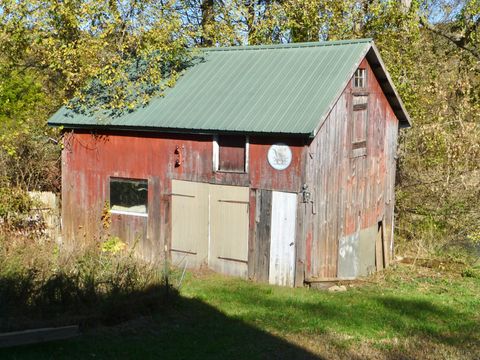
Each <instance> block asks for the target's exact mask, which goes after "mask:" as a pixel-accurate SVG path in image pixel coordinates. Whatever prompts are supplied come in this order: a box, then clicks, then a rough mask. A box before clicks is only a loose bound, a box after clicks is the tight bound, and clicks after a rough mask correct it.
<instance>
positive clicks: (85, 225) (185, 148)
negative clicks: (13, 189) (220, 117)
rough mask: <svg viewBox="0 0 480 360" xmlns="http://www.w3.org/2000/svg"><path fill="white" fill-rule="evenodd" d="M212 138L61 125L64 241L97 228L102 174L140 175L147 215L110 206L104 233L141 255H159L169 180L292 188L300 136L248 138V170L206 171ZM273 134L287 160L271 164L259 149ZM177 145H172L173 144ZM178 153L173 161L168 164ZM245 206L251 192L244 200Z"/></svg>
mask: <svg viewBox="0 0 480 360" xmlns="http://www.w3.org/2000/svg"><path fill="white" fill-rule="evenodd" d="M212 140H213V138H212V136H209V135H187V134H184V135H181V134H166V133H156V134H153V133H142V132H108V133H107V132H96V133H90V132H88V131H80V130H75V131H74V132H66V133H65V138H64V145H65V147H64V150H63V158H62V172H63V177H62V198H63V207H62V215H63V216H62V218H63V234H64V238H65V241H71V240H74V241H76V242H77V243H78V242H82V241H91V240H92V239H96V238H98V237H99V236H100V234H101V233H102V222H101V216H102V209H103V207H104V206H105V203H106V201H108V200H109V177H122V178H134V179H148V181H149V189H148V218H144V217H136V216H131V215H119V214H111V217H112V224H111V226H110V229H109V230H108V232H109V233H111V234H115V235H118V236H121V237H122V238H124V239H125V240H128V241H130V242H134V241H136V242H137V250H138V251H139V252H140V253H141V254H142V256H144V257H145V258H149V259H154V258H158V257H159V256H160V257H161V256H162V255H163V251H164V244H166V245H167V246H168V247H169V242H170V234H171V220H170V217H171V214H170V212H171V210H170V209H171V195H170V194H171V180H172V179H178V180H188V181H198V182H206V183H213V184H224V185H239V186H249V187H250V188H251V189H258V188H262V189H271V190H280V191H291V192H299V191H300V188H301V178H302V176H301V169H302V168H303V165H302V164H303V162H302V154H303V151H304V143H303V140H298V139H288V138H265V137H252V136H251V137H250V138H249V154H248V158H249V172H248V173H227V172H214V171H213V155H212V151H213V142H212ZM275 142H283V143H287V144H289V145H290V146H291V149H292V153H293V158H292V164H291V165H290V167H289V168H288V169H286V170H283V171H277V170H274V169H273V168H272V167H271V166H270V165H269V164H268V161H267V152H268V148H269V147H270V145H271V144H273V143H275ZM177 147H178V149H179V151H178V152H179V153H180V154H178V153H176V152H175V150H176V148H177ZM177 160H181V164H180V166H175V163H176V161H177ZM250 202H251V204H250V208H251V210H253V211H251V214H254V213H255V212H254V209H255V194H254V192H252V196H251V200H250ZM254 221H255V219H254V216H253V215H252V216H251V220H250V228H251V231H250V240H249V244H250V248H251V249H252V248H253V246H254V225H255V224H254Z"/></svg>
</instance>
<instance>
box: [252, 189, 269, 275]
mask: <svg viewBox="0 0 480 360" xmlns="http://www.w3.org/2000/svg"><path fill="white" fill-rule="evenodd" d="M256 193H257V198H258V202H257V203H258V204H259V208H258V222H256V239H255V240H256V241H255V259H254V264H255V265H254V267H255V279H256V280H257V281H262V282H268V277H269V267H270V238H271V225H272V192H271V191H270V190H257V192H256Z"/></svg>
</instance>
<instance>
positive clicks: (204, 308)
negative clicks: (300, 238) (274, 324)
mask: <svg viewBox="0 0 480 360" xmlns="http://www.w3.org/2000/svg"><path fill="white" fill-rule="evenodd" d="M132 295H133V294H132ZM137 295H138V294H137ZM118 310H119V311H123V312H129V311H130V309H129V308H128V307H126V308H124V309H118ZM279 311H281V310H280V309H279ZM0 358H1V359H85V358H95V359H312V360H313V359H322V358H321V357H319V356H316V355H314V354H312V353H310V352H309V351H307V350H305V349H303V348H301V347H299V346H296V345H294V344H291V343H289V342H287V341H285V340H284V339H282V338H280V337H277V336H274V335H272V334H269V333H268V332H266V331H263V330H260V329H258V328H256V327H254V326H252V325H249V324H247V323H246V322H244V321H243V320H241V319H236V318H232V317H229V316H226V315H225V314H223V313H222V312H220V311H219V310H217V309H216V308H214V307H212V306H210V305H208V304H206V303H205V302H203V301H200V300H198V299H188V298H184V297H181V296H179V294H178V293H177V292H170V293H169V295H168V302H167V303H164V305H163V306H162V308H161V309H160V310H157V311H156V312H155V313H154V314H151V316H148V317H141V318H137V319H134V320H131V321H129V322H125V323H122V324H119V325H117V326H115V327H108V328H106V327H100V328H97V329H94V330H90V331H87V332H86V333H85V334H84V335H82V336H81V337H80V338H77V339H72V340H67V341H63V342H52V343H44V344H36V345H30V346H25V347H16V348H9V349H0Z"/></svg>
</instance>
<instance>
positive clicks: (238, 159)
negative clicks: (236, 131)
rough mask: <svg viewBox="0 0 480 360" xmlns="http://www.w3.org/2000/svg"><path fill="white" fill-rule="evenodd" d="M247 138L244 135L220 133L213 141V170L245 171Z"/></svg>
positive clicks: (246, 167) (246, 165)
mask: <svg viewBox="0 0 480 360" xmlns="http://www.w3.org/2000/svg"><path fill="white" fill-rule="evenodd" d="M247 154H248V138H247V137H246V136H233V135H220V136H215V137H214V141H213V168H214V171H225V172H247V171H248V155H247Z"/></svg>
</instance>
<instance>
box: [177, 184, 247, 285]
mask: <svg viewBox="0 0 480 360" xmlns="http://www.w3.org/2000/svg"><path fill="white" fill-rule="evenodd" d="M248 213H249V188H248V187H240V186H224V185H212V184H205V183H197V182H190V181H180V180H172V244H171V249H170V253H171V258H172V263H173V264H174V265H176V266H180V267H183V266H185V264H186V265H187V267H188V268H192V269H198V268H200V267H201V266H202V265H207V264H208V267H210V268H211V269H212V270H214V271H216V272H219V273H222V274H226V275H234V276H241V277H247V275H248V229H249V215H248Z"/></svg>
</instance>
